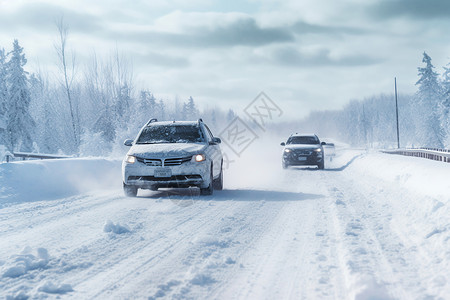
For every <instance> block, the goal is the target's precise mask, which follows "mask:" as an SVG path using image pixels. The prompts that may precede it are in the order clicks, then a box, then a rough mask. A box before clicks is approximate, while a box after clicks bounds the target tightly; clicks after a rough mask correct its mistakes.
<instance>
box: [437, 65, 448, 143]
mask: <svg viewBox="0 0 450 300" xmlns="http://www.w3.org/2000/svg"><path fill="white" fill-rule="evenodd" d="M447 66H450V63H449V64H447ZM442 89H443V91H442V101H441V103H440V108H439V110H440V112H441V120H440V121H441V126H442V129H443V131H444V135H445V140H444V143H445V147H450V67H444V74H442Z"/></svg>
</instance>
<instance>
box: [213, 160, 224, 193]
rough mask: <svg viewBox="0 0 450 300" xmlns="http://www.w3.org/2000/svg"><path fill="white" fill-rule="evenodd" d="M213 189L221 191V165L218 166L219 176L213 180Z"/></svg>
mask: <svg viewBox="0 0 450 300" xmlns="http://www.w3.org/2000/svg"><path fill="white" fill-rule="evenodd" d="M213 187H214V189H215V190H218V191H221V190H223V170H222V165H221V166H220V175H219V177H217V178H216V179H214V180H213Z"/></svg>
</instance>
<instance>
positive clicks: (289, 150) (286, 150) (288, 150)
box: [284, 149, 292, 153]
mask: <svg viewBox="0 0 450 300" xmlns="http://www.w3.org/2000/svg"><path fill="white" fill-rule="evenodd" d="M291 151H292V150H291V149H284V152H286V153H289V152H291Z"/></svg>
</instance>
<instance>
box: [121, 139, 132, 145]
mask: <svg viewBox="0 0 450 300" xmlns="http://www.w3.org/2000/svg"><path fill="white" fill-rule="evenodd" d="M123 144H124V145H125V146H128V147H131V146H133V140H130V139H128V140H125V142H123Z"/></svg>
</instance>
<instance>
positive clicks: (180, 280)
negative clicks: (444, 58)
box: [0, 149, 450, 299]
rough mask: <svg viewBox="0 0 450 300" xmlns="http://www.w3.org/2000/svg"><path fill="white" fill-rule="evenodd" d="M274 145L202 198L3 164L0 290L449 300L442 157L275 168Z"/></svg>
mask: <svg viewBox="0 0 450 300" xmlns="http://www.w3.org/2000/svg"><path fill="white" fill-rule="evenodd" d="M279 152H280V150H279V149H276V151H275V149H274V151H268V152H267V153H266V154H261V155H259V156H258V157H255V156H252V155H251V153H248V154H247V155H248V156H247V157H243V158H241V159H240V160H239V161H237V162H236V163H235V165H231V167H230V169H228V170H226V173H225V176H226V177H225V190H224V191H221V192H216V193H215V194H214V195H213V196H208V197H200V196H198V195H197V194H196V191H192V190H183V191H173V190H171V191H158V192H151V191H140V192H139V194H138V196H139V197H138V198H126V197H124V196H123V194H122V191H121V186H120V183H121V182H120V172H119V168H120V163H119V162H115V161H108V160H96V159H92V160H79V161H77V160H61V161H51V162H50V161H45V162H41V161H40V162H24V163H14V164H9V165H8V166H6V164H2V165H0V183H1V184H2V185H1V186H0V201H1V202H0V243H1V244H0V298H1V299H5V298H8V299H15V298H16V299H25V298H26V297H29V298H30V299H55V298H58V297H61V298H63V299H158V298H170V299H178V298H188V299H449V298H450V283H449V280H450V264H449V262H450V222H449V219H450V208H449V207H450V186H449V180H448V178H450V164H443V163H440V162H434V161H428V160H424V159H418V158H410V157H401V156H390V155H388V154H379V153H365V152H363V151H356V150H341V151H338V152H337V157H336V158H335V159H334V160H333V162H328V163H327V165H326V168H327V170H324V171H319V170H315V169H314V168H296V169H289V170H282V169H281V166H280V160H279V158H280V157H279V154H280V153H279ZM274 153H275V154H274ZM273 155H275V158H274V157H273ZM262 156H267V157H262ZM269 156H272V157H269ZM263 162H264V163H263ZM75 166H76V170H75V171H74V168H75ZM243 170H246V172H247V173H243ZM249 170H251V171H249ZM83 172H84V173H83ZM70 174H71V175H70ZM243 174H247V175H243ZM34 175H37V176H34ZM69 175H70V176H69ZM74 175H76V176H74ZM116 175H117V176H116ZM19 180H20V181H19ZM192 193H194V194H192Z"/></svg>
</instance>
